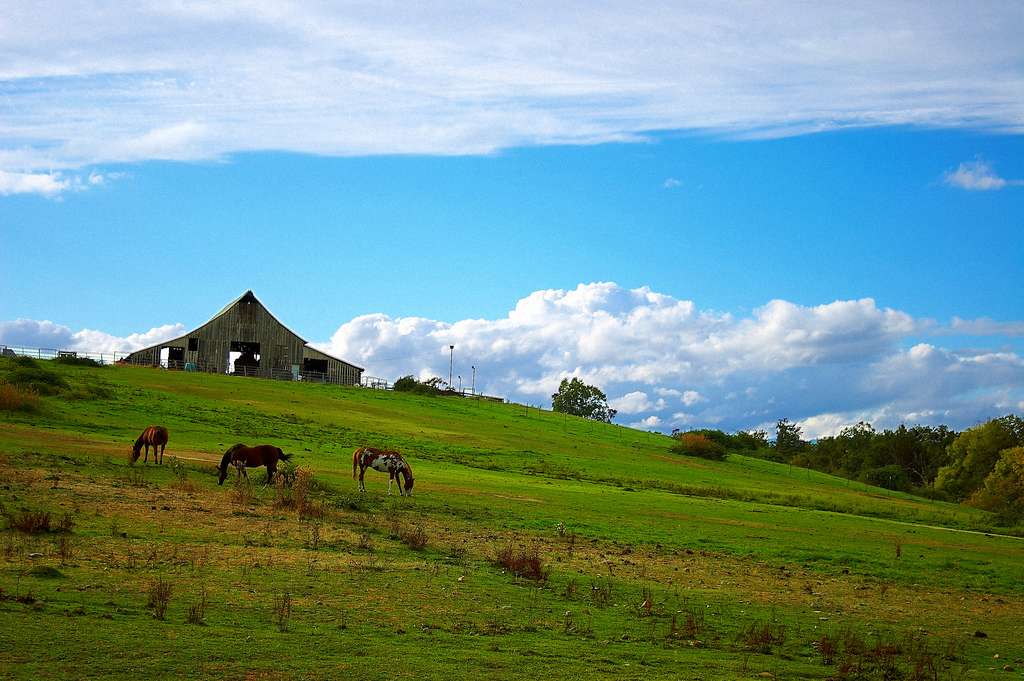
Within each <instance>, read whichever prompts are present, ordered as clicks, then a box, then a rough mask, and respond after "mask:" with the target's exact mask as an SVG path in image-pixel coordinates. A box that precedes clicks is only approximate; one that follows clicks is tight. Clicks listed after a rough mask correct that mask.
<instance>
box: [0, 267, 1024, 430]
mask: <svg viewBox="0 0 1024 681" xmlns="http://www.w3.org/2000/svg"><path fill="white" fill-rule="evenodd" d="M982 319H984V318H982ZM977 321H978V320H975V322H977ZM1021 323H1022V322H1017V321H1008V322H999V323H998V324H999V325H1000V326H999V327H998V328H999V330H1002V331H1005V330H1007V329H1004V328H1003V326H1005V325H1017V324H1021ZM952 326H957V327H958V328H959V331H958V333H960V334H963V335H970V334H972V333H974V332H977V335H978V336H979V338H984V337H986V336H987V335H988V334H989V332H991V331H993V329H992V328H991V325H989V324H985V323H976V324H966V325H965V324H959V325H957V324H956V322H955V321H954V323H953V325H952ZM935 328H936V326H935V325H934V324H931V323H924V322H923V321H922V320H916V319H914V318H912V317H911V316H910V315H908V314H906V313H904V312H901V311H899V310H893V309H889V308H884V307H881V308H880V307H878V306H877V305H876V304H875V302H874V301H873V300H871V299H869V298H865V299H861V300H840V301H834V302H831V303H826V304H823V305H816V306H803V305H798V304H796V303H792V302H788V301H783V300H773V301H770V302H768V303H767V304H765V305H764V306H762V307H760V308H758V309H756V310H754V311H753V313H751V314H750V315H748V316H741V317H735V316H733V315H730V314H726V313H720V312H711V311H706V310H701V309H699V308H698V307H697V305H696V304H695V303H694V302H693V301H689V300H680V299H677V298H674V297H672V296H670V295H666V294H663V293H658V292H655V291H652V290H651V289H649V288H647V287H641V288H634V289H627V288H623V287H621V286H618V285H617V284H614V283H610V282H599V283H591V284H580V285H579V286H577V287H576V288H575V289H571V290H557V289H549V290H541V291H535V292H533V293H531V294H530V295H528V296H526V297H524V298H522V299H521V300H519V301H518V302H516V304H515V305H514V306H512V309H511V310H510V311H509V312H508V314H507V315H505V316H504V317H501V318H498V319H463V320H458V321H454V322H446V321H440V320H433V319H427V318H423V317H397V318H396V317H391V316H388V315H386V314H382V313H375V314H367V315H362V316H359V317H356V318H354V319H352V320H350V321H347V322H345V323H343V324H341V325H340V326H339V327H338V329H337V331H335V333H334V334H333V335H332V336H331V338H330V339H329V340H328V341H326V342H323V343H317V344H316V345H317V346H318V347H321V348H322V349H324V350H326V351H328V352H331V353H332V354H336V355H338V356H340V357H344V358H345V359H347V360H349V361H352V362H354V363H356V364H358V365H360V366H364V367H366V373H367V375H372V376H382V377H386V378H388V379H390V380H394V379H395V378H397V377H398V376H401V375H404V374H413V375H415V376H418V377H420V378H428V377H430V376H442V377H445V378H447V376H448V359H449V350H448V346H449V345H450V344H454V345H455V353H454V360H455V373H456V374H461V375H462V376H463V378H464V379H465V378H466V377H468V376H469V375H470V365H475V366H476V367H477V388H478V390H479V391H481V392H484V393H486V394H491V395H501V396H503V397H508V398H510V399H512V400H515V401H518V402H525V403H529V404H545V405H547V404H550V402H549V400H550V396H551V394H552V393H553V392H555V390H556V389H557V388H558V384H559V382H560V381H561V380H562V379H563V378H567V377H570V376H578V377H579V378H581V379H582V380H584V381H586V382H588V383H591V384H595V385H598V386H599V387H600V388H601V389H602V390H604V391H605V393H606V394H608V395H609V396H611V400H610V402H611V406H612V407H614V408H615V409H618V410H619V411H620V414H621V416H620V418H619V419H618V421H619V422H623V423H631V424H634V425H636V427H639V428H644V429H647V428H659V429H663V430H670V429H671V428H674V427H675V428H693V427H717V428H724V429H726V430H736V429H749V428H754V427H759V428H765V429H768V430H771V428H772V427H773V426H774V423H775V421H776V420H777V419H779V418H782V417H786V418H789V419H790V420H791V421H793V422H795V423H799V424H800V425H801V426H802V427H803V428H804V432H805V434H806V435H807V436H810V437H815V436H820V435H827V434H831V433H834V432H836V431H838V430H839V429H841V428H842V427H843V426H845V425H850V424H853V423H856V422H857V421H860V420H866V421H870V422H872V423H873V424H874V425H875V426H876V427H887V426H893V425H896V424H898V423H900V422H903V421H906V422H910V423H915V422H922V423H946V424H948V425H950V426H953V427H965V426H968V425H970V424H972V423H975V422H977V421H978V420H981V419H984V418H988V417H991V416H996V415H1000V414H1002V413H1006V411H1008V410H1009V409H1010V408H1011V407H1012V406H1013V405H1019V404H1020V403H1021V402H1022V401H1024V358H1022V356H1021V355H1020V354H1018V353H1017V352H1016V351H1012V350H1008V349H1006V348H1002V347H1000V348H994V349H993V348H980V349H966V350H965V349H958V350H951V349H948V348H943V347H941V346H939V345H936V344H932V343H923V342H919V341H920V339H919V338H918V336H919V335H920V334H921V333H926V334H928V333H932V332H933V331H934V330H935ZM1007 328H1009V329H1012V328H1016V327H1014V326H1010V327H1007ZM184 331H185V329H184V328H183V327H182V326H181V325H180V324H178V325H168V326H162V327H157V328H155V329H151V330H150V331H148V332H145V333H138V334H131V335H129V336H124V337H120V336H113V335H110V334H106V333H103V332H101V331H95V330H90V329H84V330H81V331H77V332H73V331H71V329H69V328H68V327H66V326H61V325H59V324H54V323H53V322H46V321H42V322H36V321H33V320H16V321H12V322H0V343H8V344H12V345H14V344H23V345H32V346H35V345H42V346H46V347H70V348H72V349H80V350H92V351H99V350H103V351H107V352H109V351H112V350H122V351H126V350H132V349H135V348H138V347H142V346H145V345H149V344H151V343H155V342H157V341H158V340H162V339H164V338H169V337H173V336H177V335H180V334H182V333H183V332H184ZM1000 340H1002V339H1000Z"/></svg>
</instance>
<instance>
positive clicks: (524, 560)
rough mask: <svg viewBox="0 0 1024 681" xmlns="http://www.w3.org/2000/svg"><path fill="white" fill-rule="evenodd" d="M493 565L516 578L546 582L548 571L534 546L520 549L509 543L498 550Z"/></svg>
mask: <svg viewBox="0 0 1024 681" xmlns="http://www.w3.org/2000/svg"><path fill="white" fill-rule="evenodd" d="M494 563H495V564H496V565H499V566H501V567H503V568H505V569H506V570H508V571H509V572H511V573H512V574H514V575H515V576H517V577H526V578H527V579H532V580H535V581H538V582H546V581H547V579H548V569H547V567H546V566H545V565H544V561H542V560H541V557H540V550H539V549H538V548H537V547H536V546H534V547H531V548H521V547H517V546H515V545H514V544H513V543H512V542H509V543H508V544H506V545H505V546H504V547H502V548H501V549H499V550H498V553H497V554H496V555H495V557H494Z"/></svg>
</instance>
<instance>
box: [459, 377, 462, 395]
mask: <svg viewBox="0 0 1024 681" xmlns="http://www.w3.org/2000/svg"><path fill="white" fill-rule="evenodd" d="M459 392H460V393H461V392H462V374H459Z"/></svg>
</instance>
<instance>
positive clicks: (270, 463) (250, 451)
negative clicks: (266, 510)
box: [217, 444, 292, 485]
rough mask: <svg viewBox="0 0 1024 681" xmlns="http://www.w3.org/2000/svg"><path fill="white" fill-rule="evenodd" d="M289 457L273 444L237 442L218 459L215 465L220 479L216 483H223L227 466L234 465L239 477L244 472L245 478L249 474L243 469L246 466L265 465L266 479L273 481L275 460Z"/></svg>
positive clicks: (257, 466)
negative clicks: (251, 444)
mask: <svg viewBox="0 0 1024 681" xmlns="http://www.w3.org/2000/svg"><path fill="white" fill-rule="evenodd" d="M291 458H292V455H291V454H285V453H284V452H282V451H281V449H280V447H275V446H274V445H257V446H255V447H247V446H246V445H243V444H237V445H235V446H234V447H232V448H231V449H229V450H228V451H226V452H224V458H222V459H221V460H220V465H219V466H217V470H218V471H220V480H219V481H218V483H217V484H218V485H223V484H224V478H226V477H228V466H234V467H235V468H236V469H237V470H238V475H239V477H241V475H242V474H243V473H244V474H245V477H246V478H248V477H249V474H248V473H246V471H245V469H246V468H259V467H260V466H266V467H267V481H268V482H270V481H273V479H274V474H275V473H277V462H278V461H288V460H289V459H291Z"/></svg>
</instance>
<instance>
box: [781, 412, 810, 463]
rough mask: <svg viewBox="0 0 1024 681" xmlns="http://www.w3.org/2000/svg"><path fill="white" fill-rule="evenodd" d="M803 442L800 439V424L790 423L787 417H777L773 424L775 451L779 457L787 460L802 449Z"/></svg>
mask: <svg viewBox="0 0 1024 681" xmlns="http://www.w3.org/2000/svg"><path fill="white" fill-rule="evenodd" d="M805 444H806V443H805V442H804V441H803V440H801V439H800V426H798V425H796V424H795V423H790V422H789V419H779V422H778V423H777V424H776V425H775V452H776V454H777V457H778V458H779V459H781V460H783V461H788V460H789V458H790V457H792V456H793V455H794V454H797V453H798V452H799V451H800V450H801V449H803V447H804V445H805Z"/></svg>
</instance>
